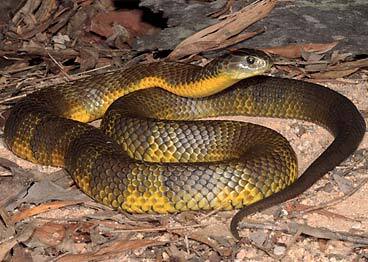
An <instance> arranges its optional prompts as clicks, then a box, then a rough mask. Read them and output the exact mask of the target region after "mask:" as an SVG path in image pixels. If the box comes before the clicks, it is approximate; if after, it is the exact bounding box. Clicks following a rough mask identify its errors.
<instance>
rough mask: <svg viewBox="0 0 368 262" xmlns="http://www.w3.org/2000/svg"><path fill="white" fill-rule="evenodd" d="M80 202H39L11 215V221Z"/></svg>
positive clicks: (15, 221) (14, 221) (17, 220)
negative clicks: (37, 204)
mask: <svg viewBox="0 0 368 262" xmlns="http://www.w3.org/2000/svg"><path fill="white" fill-rule="evenodd" d="M82 202H83V201H54V202H51V203H45V204H41V205H39V206H36V207H32V208H28V209H26V210H23V211H22V212H20V213H17V214H14V215H13V216H12V217H11V221H12V222H13V223H17V222H19V221H21V220H23V219H26V218H28V217H31V216H34V215H38V214H41V213H44V212H47V211H49V210H50V209H57V208H61V207H66V206H73V205H78V204H80V203H82Z"/></svg>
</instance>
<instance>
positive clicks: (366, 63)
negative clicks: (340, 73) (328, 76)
mask: <svg viewBox="0 0 368 262" xmlns="http://www.w3.org/2000/svg"><path fill="white" fill-rule="evenodd" d="M363 67H368V58H366V59H361V60H356V61H351V62H345V63H341V64H338V65H335V66H331V67H329V69H330V70H347V69H354V68H358V69H359V68H363Z"/></svg>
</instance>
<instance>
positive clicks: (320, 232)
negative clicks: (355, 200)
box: [239, 221, 368, 245]
mask: <svg viewBox="0 0 368 262" xmlns="http://www.w3.org/2000/svg"><path fill="white" fill-rule="evenodd" d="M239 227H240V228H252V229H267V230H273V231H281V232H284V233H287V234H297V233H298V232H299V231H300V232H301V234H304V235H308V236H312V237H316V238H323V239H331V240H341V241H348V242H352V243H356V244H362V245H368V236H367V237H366V236H363V235H357V234H349V233H347V232H341V231H336V232H334V231H331V230H329V229H327V228H323V227H311V226H308V225H305V224H298V223H295V222H291V223H284V224H276V223H255V222H249V221H244V222H242V223H240V225H239Z"/></svg>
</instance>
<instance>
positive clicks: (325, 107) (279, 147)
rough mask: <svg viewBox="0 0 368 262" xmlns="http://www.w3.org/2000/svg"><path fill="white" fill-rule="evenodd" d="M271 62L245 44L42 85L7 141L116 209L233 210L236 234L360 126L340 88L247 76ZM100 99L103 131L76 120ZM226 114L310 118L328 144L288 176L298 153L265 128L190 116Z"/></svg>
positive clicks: (354, 141) (319, 167) (331, 159)
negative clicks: (213, 54) (193, 60)
mask: <svg viewBox="0 0 368 262" xmlns="http://www.w3.org/2000/svg"><path fill="white" fill-rule="evenodd" d="M270 64H271V63H270V60H269V58H268V56H266V55H265V54H263V53H262V52H259V51H255V50H243V51H242V52H240V53H239V52H238V53H233V54H230V55H226V56H222V57H220V58H218V59H215V60H214V61H212V62H211V63H209V64H208V65H206V66H205V67H198V66H194V65H190V64H180V63H173V62H157V63H152V64H143V65H137V66H134V67H131V68H129V69H126V70H124V71H118V72H112V73H107V74H102V75H96V76H93V77H90V78H87V79H83V80H78V81H75V82H71V83H67V84H63V85H58V86H53V87H49V88H46V89H42V90H40V91H37V92H34V93H32V94H30V95H28V96H27V97H25V98H24V99H22V100H20V101H19V102H17V103H16V104H15V105H14V107H13V108H12V110H11V112H10V115H9V117H8V119H7V121H6V124H5V130H4V138H5V142H6V144H7V146H8V147H9V149H10V150H11V151H12V152H14V153H15V154H16V155H18V156H20V157H21V158H24V159H26V160H29V161H32V162H35V163H39V164H43V165H52V166H60V167H64V168H65V169H66V170H67V171H68V173H69V174H70V175H71V176H72V178H73V179H74V181H75V182H76V184H77V185H78V186H79V187H80V188H81V190H82V191H83V192H85V193H86V194H88V195H89V196H91V197H92V198H94V199H95V200H97V201H98V202H101V203H103V204H105V205H108V206H110V207H113V208H114V209H118V210H126V211H129V212H133V213H143V212H156V213H168V212H178V211H184V210H209V209H225V210H227V209H233V208H243V209H242V210H241V211H240V212H238V213H237V214H236V215H235V217H234V218H233V220H232V222H231V230H232V233H233V234H234V236H235V237H237V238H238V237H239V235H238V232H237V230H236V226H237V224H238V222H239V221H240V220H241V218H242V217H243V216H245V215H248V214H251V213H254V212H256V211H259V210H262V209H265V208H267V207H270V206H271V205H275V204H278V203H281V202H283V201H286V200H288V199H290V198H293V197H295V196H296V195H298V194H300V193H302V192H303V191H305V190H306V189H308V188H309V187H310V186H311V185H312V184H313V183H314V182H316V181H317V180H318V179H319V178H320V177H322V176H323V175H324V174H325V173H326V172H327V171H329V170H331V169H333V168H334V167H335V166H336V165H338V164H339V163H340V162H342V161H343V160H344V159H346V158H347V157H348V156H349V155H350V154H351V153H353V152H354V150H355V149H356V148H357V146H358V145H359V143H360V141H361V139H362V137H363V135H364V132H365V122H364V119H363V118H362V116H361V115H360V113H359V111H358V110H357V108H356V107H355V106H354V104H353V103H352V102H351V101H350V100H348V99H347V98H346V97H344V96H342V95H340V94H339V93H337V92H334V91H332V90H330V89H328V88H326V87H322V86H319V85H316V84H311V83H306V82H302V81H296V80H290V79H282V78H276V77H266V76H255V75H258V74H261V73H263V72H264V71H266V70H268V69H269V67H270ZM251 76H255V77H252V78H248V77H251ZM243 78H248V79H245V80H241V79H243ZM151 87H161V88H163V89H166V90H168V91H169V92H168V91H165V90H163V89H159V88H151ZM227 87H229V88H227ZM225 88H227V89H226V90H224V89H225ZM138 90H140V91H138ZM133 91H136V92H133ZM170 92H171V93H170ZM119 97H121V98H120V99H118V100H117V101H115V102H114V103H113V101H114V100H116V99H117V98H119ZM112 103H113V104H112ZM111 104H112V105H111ZM110 105H111V107H110V108H109V110H108V112H107V113H106V115H105V117H104V119H103V121H102V124H101V129H96V128H94V127H92V126H90V125H88V124H84V123H82V122H89V121H92V120H94V119H97V118H100V117H102V115H103V114H104V113H105V111H106V110H107V108H108V107H109V106H110ZM227 115H247V116H268V117H278V118H295V119H301V120H306V121H311V122H314V123H316V124H319V125H321V126H324V127H325V128H327V129H328V130H329V131H330V132H331V133H332V134H333V135H334V136H335V140H334V141H333V143H332V144H331V145H330V146H329V147H328V148H327V149H326V150H325V151H324V152H323V153H322V154H321V155H320V156H319V157H318V158H317V159H316V160H315V161H314V162H313V163H312V164H311V165H310V166H309V168H308V169H307V170H306V171H305V172H304V173H303V174H302V175H301V176H300V177H299V178H298V179H297V159H296V155H295V153H294V151H293V150H292V148H291V146H290V145H289V143H288V141H287V140H286V139H285V138H284V137H282V136H281V135H279V134H278V133H276V132H275V131H272V130H270V129H268V128H264V127H260V126H257V125H253V124H249V123H241V122H234V121H209V120H207V121H193V120H194V119H198V118H205V117H212V116H227ZM177 120H181V121H177ZM117 142H118V143H119V144H120V145H119V144H118V143H117ZM294 181H295V182H294ZM283 189H284V190H283ZM259 200H261V201H259ZM247 205H248V206H247ZM244 206H247V207H244Z"/></svg>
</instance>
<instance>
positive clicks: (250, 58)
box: [246, 56, 256, 65]
mask: <svg viewBox="0 0 368 262" xmlns="http://www.w3.org/2000/svg"><path fill="white" fill-rule="evenodd" d="M246 60H247V63H248V64H250V65H253V64H254V62H255V61H256V59H255V58H254V56H248V57H247V58H246Z"/></svg>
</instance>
